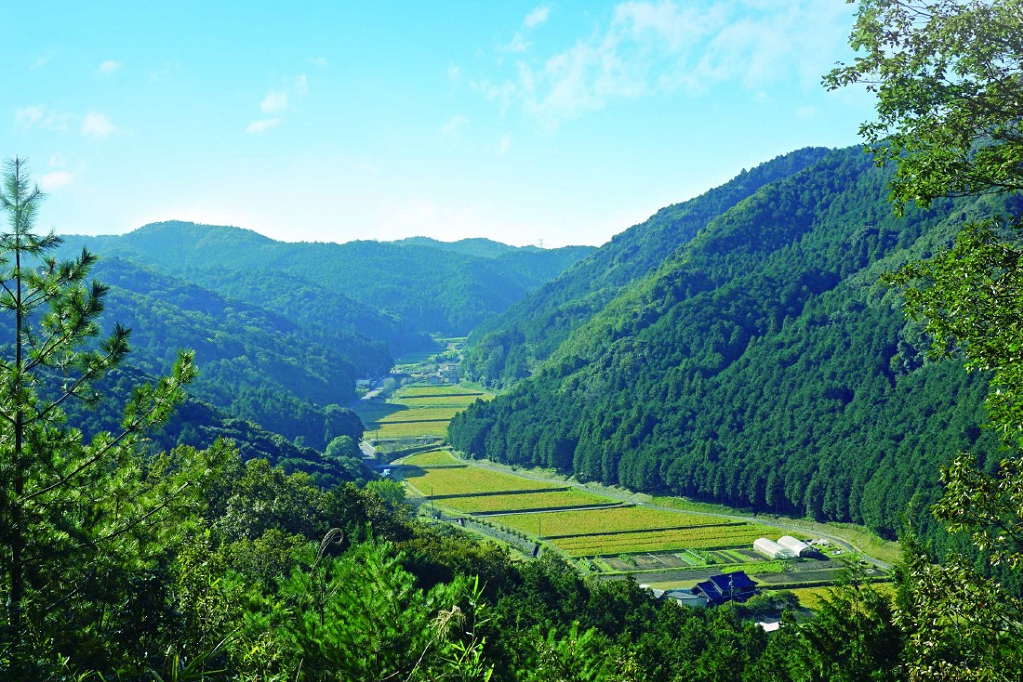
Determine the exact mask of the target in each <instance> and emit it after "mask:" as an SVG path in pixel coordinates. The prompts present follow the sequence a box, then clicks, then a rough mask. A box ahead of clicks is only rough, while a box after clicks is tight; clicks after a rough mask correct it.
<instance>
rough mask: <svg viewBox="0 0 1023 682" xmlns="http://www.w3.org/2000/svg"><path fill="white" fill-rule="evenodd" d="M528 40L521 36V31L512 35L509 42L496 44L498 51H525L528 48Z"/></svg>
mask: <svg viewBox="0 0 1023 682" xmlns="http://www.w3.org/2000/svg"><path fill="white" fill-rule="evenodd" d="M529 46H530V42H529V41H528V40H526V39H525V38H523V37H522V34H521V33H516V34H515V35H513V36H512V39H511V42H509V43H505V44H504V45H498V46H497V51H498V52H525V51H526V50H528V49H529Z"/></svg>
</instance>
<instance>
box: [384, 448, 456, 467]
mask: <svg viewBox="0 0 1023 682" xmlns="http://www.w3.org/2000/svg"><path fill="white" fill-rule="evenodd" d="M396 464H404V465H406V466H416V467H430V466H450V465H452V464H463V462H462V460H460V459H458V458H457V457H455V456H454V455H453V454H451V451H450V450H428V451H427V452H420V453H418V454H415V455H409V456H408V457H403V458H401V459H400V460H398V461H397V462H396Z"/></svg>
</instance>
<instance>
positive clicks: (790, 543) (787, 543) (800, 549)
mask: <svg viewBox="0 0 1023 682" xmlns="http://www.w3.org/2000/svg"><path fill="white" fill-rule="evenodd" d="M778 544H779V545H781V546H782V547H784V548H786V549H791V550H792V553H793V554H795V555H796V556H804V555H806V554H807V553H808V552H810V550H811V547H810V545H808V544H806V543H805V542H802V541H801V540H797V539H795V538H794V537H792V536H791V535H783V536H781V537H780V538H778Z"/></svg>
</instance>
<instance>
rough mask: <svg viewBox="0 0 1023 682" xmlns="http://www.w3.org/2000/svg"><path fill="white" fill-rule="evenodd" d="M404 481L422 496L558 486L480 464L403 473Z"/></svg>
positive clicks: (541, 488) (542, 488) (543, 488)
mask: <svg viewBox="0 0 1023 682" xmlns="http://www.w3.org/2000/svg"><path fill="white" fill-rule="evenodd" d="M402 476H403V477H404V478H405V481H406V482H407V483H408V484H410V485H411V486H412V487H414V488H415V489H416V490H418V491H419V492H420V493H422V494H423V495H424V496H434V495H471V494H478V493H494V492H508V491H517V490H522V491H527V490H545V489H548V488H556V487H558V486H557V485H555V484H553V483H547V482H545V481H534V480H531V479H528V478H522V477H520V476H513V475H511V474H502V473H499V472H496V471H487V470H486V469H480V468H479V467H473V466H470V467H465V468H464V469H421V470H419V471H416V470H412V472H402Z"/></svg>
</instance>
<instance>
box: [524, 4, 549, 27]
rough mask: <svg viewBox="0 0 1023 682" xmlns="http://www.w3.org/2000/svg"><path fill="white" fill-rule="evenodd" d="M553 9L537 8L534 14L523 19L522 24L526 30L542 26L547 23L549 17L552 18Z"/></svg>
mask: <svg viewBox="0 0 1023 682" xmlns="http://www.w3.org/2000/svg"><path fill="white" fill-rule="evenodd" d="M550 13H551V8H550V7H547V6H542V7H537V8H536V9H534V10H533V11H532V12H530V13H529V14H527V15H526V18H525V19H523V21H522V24H523V25H524V26H525V27H526V28H533V27H534V26H540V25H541V24H545V23H547V17H549V16H550Z"/></svg>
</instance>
